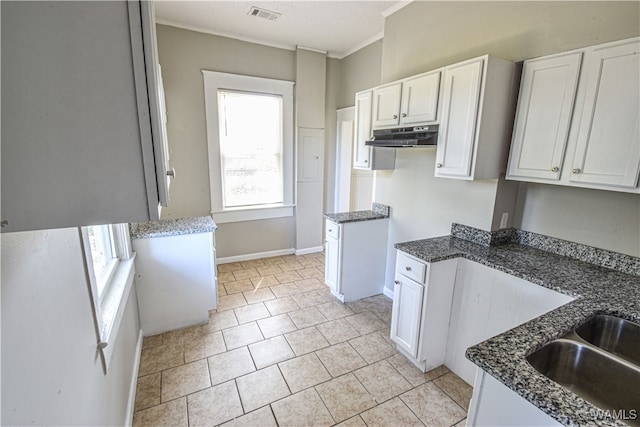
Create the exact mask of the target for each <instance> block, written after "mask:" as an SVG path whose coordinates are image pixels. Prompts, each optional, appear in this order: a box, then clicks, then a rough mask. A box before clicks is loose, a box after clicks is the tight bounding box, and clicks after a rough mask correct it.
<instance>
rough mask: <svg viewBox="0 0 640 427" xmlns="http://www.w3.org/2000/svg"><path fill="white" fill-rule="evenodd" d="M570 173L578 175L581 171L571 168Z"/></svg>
mask: <svg viewBox="0 0 640 427" xmlns="http://www.w3.org/2000/svg"><path fill="white" fill-rule="evenodd" d="M571 172H573V173H580V172H581V171H580V169H578V168H573V169H571Z"/></svg>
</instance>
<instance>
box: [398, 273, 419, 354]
mask: <svg viewBox="0 0 640 427" xmlns="http://www.w3.org/2000/svg"><path fill="white" fill-rule="evenodd" d="M423 295H424V286H423V285H421V284H420V283H417V282H414V281H413V280H411V279H408V278H406V277H404V276H402V275H401V274H399V273H396V277H395V281H394V288H393V309H392V312H391V340H393V341H394V342H395V343H396V344H397V345H398V347H400V348H402V349H403V350H404V351H406V352H407V353H408V354H409V355H411V356H413V357H416V356H417V354H418V333H419V331H420V314H421V311H422V297H423Z"/></svg>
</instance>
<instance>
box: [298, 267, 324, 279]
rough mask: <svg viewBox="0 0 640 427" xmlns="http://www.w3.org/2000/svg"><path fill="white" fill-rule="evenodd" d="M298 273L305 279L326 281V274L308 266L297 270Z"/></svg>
mask: <svg viewBox="0 0 640 427" xmlns="http://www.w3.org/2000/svg"><path fill="white" fill-rule="evenodd" d="M296 272H297V273H298V274H299V275H300V276H302V278H303V279H324V272H320V270H318V269H317V268H315V267H314V266H311V267H309V266H307V267H304V268H302V269H300V270H296Z"/></svg>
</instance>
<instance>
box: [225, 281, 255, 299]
mask: <svg viewBox="0 0 640 427" xmlns="http://www.w3.org/2000/svg"><path fill="white" fill-rule="evenodd" d="M222 286H224V290H225V291H226V293H227V295H233V294H237V293H241V292H246V291H252V290H253V289H254V287H253V283H252V282H251V280H249V279H243V280H237V281H235V282H227V283H225V284H223V285H222Z"/></svg>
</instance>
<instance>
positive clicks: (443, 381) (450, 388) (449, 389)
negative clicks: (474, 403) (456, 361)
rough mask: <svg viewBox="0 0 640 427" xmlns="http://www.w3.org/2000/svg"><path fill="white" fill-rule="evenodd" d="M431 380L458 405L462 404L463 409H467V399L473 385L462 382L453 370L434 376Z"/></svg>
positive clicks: (469, 396) (469, 398)
mask: <svg viewBox="0 0 640 427" xmlns="http://www.w3.org/2000/svg"><path fill="white" fill-rule="evenodd" d="M433 382H434V383H435V384H436V385H437V386H438V387H440V389H441V390H442V391H444V392H445V393H447V394H448V395H449V397H450V398H452V399H453V400H455V401H456V403H457V404H458V405H460V406H462V407H463V408H464V410H465V411H468V410H469V401H470V400H471V395H472V394H473V387H471V386H470V385H469V384H467V383H466V382H464V380H463V379H462V378H460V377H459V376H457V375H456V374H454V373H453V372H449V373H448V374H445V375H443V376H441V377H439V378H436V379H435V380H433Z"/></svg>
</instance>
